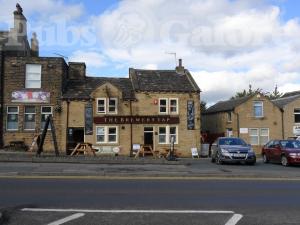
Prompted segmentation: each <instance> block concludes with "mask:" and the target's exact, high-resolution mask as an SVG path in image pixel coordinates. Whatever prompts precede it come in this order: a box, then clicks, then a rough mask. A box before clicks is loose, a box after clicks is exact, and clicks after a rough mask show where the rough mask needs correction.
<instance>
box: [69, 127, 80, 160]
mask: <svg viewBox="0 0 300 225" xmlns="http://www.w3.org/2000/svg"><path fill="white" fill-rule="evenodd" d="M83 142H84V128H83V127H70V128H68V142H67V152H66V153H67V155H70V154H71V153H72V150H73V149H74V148H75V147H76V145H77V144H78V143H83Z"/></svg>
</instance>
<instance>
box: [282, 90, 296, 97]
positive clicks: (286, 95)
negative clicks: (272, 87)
mask: <svg viewBox="0 0 300 225" xmlns="http://www.w3.org/2000/svg"><path fill="white" fill-rule="evenodd" d="M294 95H300V91H292V92H287V93H285V94H284V95H283V96H281V98H285V97H290V96H294Z"/></svg>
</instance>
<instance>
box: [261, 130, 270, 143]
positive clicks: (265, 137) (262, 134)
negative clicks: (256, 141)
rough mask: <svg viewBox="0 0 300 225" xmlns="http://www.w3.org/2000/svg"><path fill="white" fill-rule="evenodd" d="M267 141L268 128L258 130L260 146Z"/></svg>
mask: <svg viewBox="0 0 300 225" xmlns="http://www.w3.org/2000/svg"><path fill="white" fill-rule="evenodd" d="M268 141H269V128H261V129H260V145H265V144H266V143H267V142H268Z"/></svg>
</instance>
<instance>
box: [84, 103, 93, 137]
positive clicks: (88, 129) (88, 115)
mask: <svg viewBox="0 0 300 225" xmlns="http://www.w3.org/2000/svg"><path fill="white" fill-rule="evenodd" d="M84 130H85V135H93V105H92V104H87V105H86V106H85V129H84Z"/></svg>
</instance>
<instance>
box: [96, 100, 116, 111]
mask: <svg viewBox="0 0 300 225" xmlns="http://www.w3.org/2000/svg"><path fill="white" fill-rule="evenodd" d="M97 113H99V114H117V113H118V99H117V98H98V99H97Z"/></svg>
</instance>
